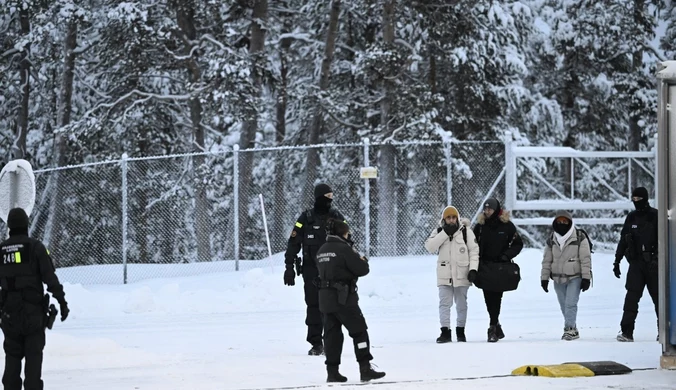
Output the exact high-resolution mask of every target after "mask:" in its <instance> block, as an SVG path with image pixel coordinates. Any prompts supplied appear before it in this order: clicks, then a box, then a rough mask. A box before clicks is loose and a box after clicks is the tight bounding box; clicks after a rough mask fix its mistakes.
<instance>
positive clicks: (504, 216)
mask: <svg viewBox="0 0 676 390" xmlns="http://www.w3.org/2000/svg"><path fill="white" fill-rule="evenodd" d="M497 212H498V213H500V214H499V215H498V219H499V220H500V222H502V223H507V222H509V220H510V219H511V217H512V212H511V211H508V210H500V211H497ZM476 222H477V223H478V224H479V225H483V224H485V223H486V214H484V213H481V214H479V216H478V217H477V219H476Z"/></svg>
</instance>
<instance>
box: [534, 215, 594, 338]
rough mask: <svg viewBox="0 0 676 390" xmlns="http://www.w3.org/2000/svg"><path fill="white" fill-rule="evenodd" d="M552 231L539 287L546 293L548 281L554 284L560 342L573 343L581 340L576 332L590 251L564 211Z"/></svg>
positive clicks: (585, 236)
mask: <svg viewBox="0 0 676 390" xmlns="http://www.w3.org/2000/svg"><path fill="white" fill-rule="evenodd" d="M552 229H553V230H554V231H553V232H552V234H551V236H550V237H549V238H548V239H547V243H546V245H545V252H544V256H543V259H542V271H541V272H540V279H541V285H542V289H543V290H544V291H545V292H546V293H548V292H549V280H550V279H551V280H553V281H554V291H556V297H557V298H558V300H559V306H561V313H563V321H564V328H563V336H561V340H575V339H578V338H580V333H579V332H578V330H577V303H578V301H579V299H580V291H587V290H588V289H589V286H590V283H591V248H590V245H589V239H588V238H587V235H586V234H585V233H584V232H582V231H581V230H578V229H577V228H576V227H575V224H574V222H573V217H572V216H571V215H570V213H568V212H567V211H564V210H559V211H557V212H556V216H555V217H554V221H553V222H552Z"/></svg>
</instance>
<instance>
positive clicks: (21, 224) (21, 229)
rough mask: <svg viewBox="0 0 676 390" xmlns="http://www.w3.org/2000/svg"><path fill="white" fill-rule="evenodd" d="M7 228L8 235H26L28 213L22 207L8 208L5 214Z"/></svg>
mask: <svg viewBox="0 0 676 390" xmlns="http://www.w3.org/2000/svg"><path fill="white" fill-rule="evenodd" d="M7 228H9V235H10V236H17V235H23V236H27V235H28V215H27V214H26V211H24V209H22V208H14V209H11V210H9V214H7Z"/></svg>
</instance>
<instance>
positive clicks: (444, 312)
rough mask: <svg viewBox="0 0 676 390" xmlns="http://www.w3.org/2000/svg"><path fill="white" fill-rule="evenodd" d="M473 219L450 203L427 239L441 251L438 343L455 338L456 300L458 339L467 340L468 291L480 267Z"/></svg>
mask: <svg viewBox="0 0 676 390" xmlns="http://www.w3.org/2000/svg"><path fill="white" fill-rule="evenodd" d="M469 225H470V221H469V219H467V218H462V219H460V217H459V215H458V210H457V209H456V208H455V207H453V206H448V207H446V208H445V209H444V211H443V212H442V214H441V221H440V223H439V227H437V228H435V229H434V230H433V231H432V233H431V234H430V236H429V237H428V238H427V240H426V241H425V249H427V251H429V252H430V253H432V254H436V253H438V254H439V256H438V259H437V287H438V288H439V322H440V323H441V335H440V336H439V338H437V343H448V342H451V341H453V337H452V335H451V308H452V307H453V302H454V301H455V310H456V315H457V318H456V328H455V333H456V337H457V340H458V341H459V342H465V341H467V338H466V337H465V324H466V322H467V291H468V290H469V287H470V286H471V285H472V282H473V281H474V279H475V278H476V275H477V269H478V268H479V245H478V244H477V241H476V239H475V237H474V232H472V230H470V229H469Z"/></svg>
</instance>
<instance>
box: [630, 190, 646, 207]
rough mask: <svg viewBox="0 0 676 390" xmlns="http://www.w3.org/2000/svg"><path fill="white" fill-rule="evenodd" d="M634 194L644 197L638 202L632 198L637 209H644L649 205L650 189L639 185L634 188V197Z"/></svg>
mask: <svg viewBox="0 0 676 390" xmlns="http://www.w3.org/2000/svg"><path fill="white" fill-rule="evenodd" d="M634 196H640V197H641V198H643V199H641V200H639V201H638V202H634V201H633V200H632V203H634V207H635V208H636V210H643V209H645V208H646V207H648V206H649V204H648V190H647V189H646V188H645V187H637V188H636V189H634V191H632V193H631V197H632V198H633V197H634Z"/></svg>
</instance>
